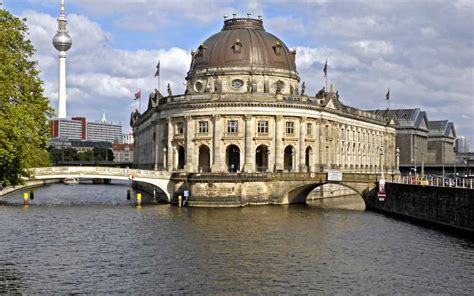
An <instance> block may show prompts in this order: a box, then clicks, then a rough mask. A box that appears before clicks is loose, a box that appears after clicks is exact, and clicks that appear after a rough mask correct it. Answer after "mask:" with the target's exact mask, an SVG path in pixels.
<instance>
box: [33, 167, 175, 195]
mask: <svg viewBox="0 0 474 296" xmlns="http://www.w3.org/2000/svg"><path fill="white" fill-rule="evenodd" d="M30 173H31V175H32V178H31V179H33V180H48V179H64V178H78V179H111V180H121V181H129V182H132V181H133V182H141V183H146V184H150V185H152V186H154V187H158V188H159V189H160V190H161V191H163V192H164V193H165V195H166V199H167V200H168V201H170V196H171V193H172V192H173V184H172V182H171V181H170V178H171V175H170V174H169V173H168V172H165V171H151V170H138V169H127V168H114V167H87V166H81V167H46V168H34V169H31V170H30Z"/></svg>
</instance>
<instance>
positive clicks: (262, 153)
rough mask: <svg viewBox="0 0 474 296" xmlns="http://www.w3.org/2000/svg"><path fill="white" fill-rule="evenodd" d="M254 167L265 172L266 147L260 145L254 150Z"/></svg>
mask: <svg viewBox="0 0 474 296" xmlns="http://www.w3.org/2000/svg"><path fill="white" fill-rule="evenodd" d="M255 168H256V170H257V172H266V171H267V169H268V147H267V146H265V145H260V146H258V147H257V150H255Z"/></svg>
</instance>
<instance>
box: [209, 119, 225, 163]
mask: <svg viewBox="0 0 474 296" xmlns="http://www.w3.org/2000/svg"><path fill="white" fill-rule="evenodd" d="M213 120H214V124H213V128H214V130H213V136H212V140H213V142H212V156H213V157H214V158H213V162H212V172H223V171H224V167H223V164H224V161H223V155H222V154H223V153H222V148H221V145H222V128H223V127H222V119H221V116H220V115H219V114H216V115H214V116H213Z"/></svg>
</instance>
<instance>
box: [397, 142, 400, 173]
mask: <svg viewBox="0 0 474 296" xmlns="http://www.w3.org/2000/svg"><path fill="white" fill-rule="evenodd" d="M396 152H397V172H400V149H399V148H398V147H397V150H396Z"/></svg>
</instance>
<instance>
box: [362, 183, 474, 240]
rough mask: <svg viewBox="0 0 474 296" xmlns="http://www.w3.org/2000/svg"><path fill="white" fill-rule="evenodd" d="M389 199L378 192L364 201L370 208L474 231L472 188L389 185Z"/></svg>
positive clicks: (386, 185) (473, 192) (369, 195)
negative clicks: (380, 196) (382, 199)
mask: <svg viewBox="0 0 474 296" xmlns="http://www.w3.org/2000/svg"><path fill="white" fill-rule="evenodd" d="M385 191H386V194H387V196H386V198H385V200H384V201H379V200H378V198H377V192H376V190H372V191H371V192H370V194H366V195H365V196H364V199H365V201H366V204H367V207H368V208H369V209H375V210H377V211H382V212H386V213H393V214H397V215H400V216H404V217H408V218H414V219H416V220H421V221H425V222H430V223H434V224H438V225H442V226H448V227H449V228H455V229H458V230H462V231H468V232H474V190H473V189H468V188H453V187H437V186H422V185H408V184H396V183H386V184H385Z"/></svg>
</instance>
